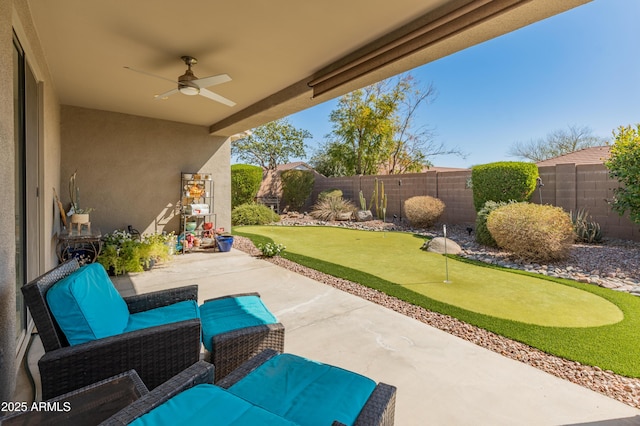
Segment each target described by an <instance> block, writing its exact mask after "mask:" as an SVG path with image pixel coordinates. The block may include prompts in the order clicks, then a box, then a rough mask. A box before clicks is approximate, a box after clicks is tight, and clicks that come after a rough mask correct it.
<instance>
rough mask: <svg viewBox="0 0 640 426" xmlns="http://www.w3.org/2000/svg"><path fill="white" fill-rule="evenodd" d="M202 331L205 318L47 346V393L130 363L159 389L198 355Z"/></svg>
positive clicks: (74, 386)
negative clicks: (52, 349)
mask: <svg viewBox="0 0 640 426" xmlns="http://www.w3.org/2000/svg"><path fill="white" fill-rule="evenodd" d="M200 336H201V326H200V320H199V319H193V320H188V321H181V322H176V323H172V324H165V325H162V326H158V327H151V328H146V329H142V330H137V331H133V332H130V333H124V334H120V335H117V336H111V337H106V338H104V339H99V340H95V341H92V342H87V343H83V344H81V345H75V346H68V347H64V348H61V349H56V350H54V351H50V352H47V353H45V354H44V356H43V357H42V358H40V361H38V366H39V367H40V375H41V378H42V396H43V399H49V398H52V397H55V396H58V395H61V394H63V393H66V392H71V391H73V390H76V389H79V388H81V387H83V386H87V385H90V384H91V383H95V382H98V381H100V380H103V379H106V378H108V377H110V376H114V375H116V374H120V373H122V372H124V371H128V370H130V369H134V370H136V372H137V373H138V375H139V376H140V378H142V380H143V382H144V383H145V385H146V386H147V387H148V388H149V389H153V388H155V387H156V386H158V385H159V384H161V383H163V382H165V381H166V380H168V379H169V378H171V377H173V376H174V375H176V374H177V373H178V372H180V371H182V370H184V369H185V368H187V367H188V366H190V365H192V364H193V363H195V362H196V361H198V359H199V357H200Z"/></svg>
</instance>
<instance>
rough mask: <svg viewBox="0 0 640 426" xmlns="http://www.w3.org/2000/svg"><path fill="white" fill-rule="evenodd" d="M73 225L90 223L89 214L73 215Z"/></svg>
mask: <svg viewBox="0 0 640 426" xmlns="http://www.w3.org/2000/svg"><path fill="white" fill-rule="evenodd" d="M71 223H80V224H83V223H89V213H75V214H72V215H71Z"/></svg>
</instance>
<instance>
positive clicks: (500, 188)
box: [471, 161, 538, 211]
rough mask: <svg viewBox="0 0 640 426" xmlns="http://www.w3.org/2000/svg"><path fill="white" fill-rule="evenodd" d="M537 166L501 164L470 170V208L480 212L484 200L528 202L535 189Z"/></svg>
mask: <svg viewBox="0 0 640 426" xmlns="http://www.w3.org/2000/svg"><path fill="white" fill-rule="evenodd" d="M537 177H538V166H536V165H535V164H534V163H524V162H518V161H501V162H497V163H489V164H481V165H478V166H473V167H472V168H471V183H472V186H473V206H474V207H475V209H476V211H480V209H482V207H483V206H484V204H485V203H486V202H487V201H496V202H500V201H511V200H514V201H518V202H521V201H529V199H530V198H531V195H532V194H533V191H535V189H536V179H537Z"/></svg>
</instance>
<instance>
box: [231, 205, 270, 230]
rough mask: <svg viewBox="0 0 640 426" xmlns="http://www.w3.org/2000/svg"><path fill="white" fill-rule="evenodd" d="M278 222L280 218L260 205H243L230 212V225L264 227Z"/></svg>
mask: <svg viewBox="0 0 640 426" xmlns="http://www.w3.org/2000/svg"><path fill="white" fill-rule="evenodd" d="M278 221H280V216H279V215H278V214H277V213H276V212H274V211H273V210H271V209H270V208H269V207H267V206H265V205H262V204H256V203H245V204H242V205H240V206H238V207H236V208H235V209H233V210H232V211H231V224H232V225H266V224H268V223H272V222H278Z"/></svg>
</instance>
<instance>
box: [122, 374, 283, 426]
mask: <svg viewBox="0 0 640 426" xmlns="http://www.w3.org/2000/svg"><path fill="white" fill-rule="evenodd" d="M130 424H131V425H135V426H144V425H148V426H165V425H166V426H176V425H185V426H197V425H216V426H228V425H229V426H230V425H233V426H256V425H270V426H271V425H272V426H291V425H294V423H291V422H290V421H288V420H285V419H283V418H281V417H279V416H276V415H275V414H272V413H269V412H268V411H265V410H263V409H262V408H260V407H256V406H254V405H252V404H250V403H249V402H247V401H245V400H243V399H241V398H238V397H237V396H235V395H232V394H230V393H228V392H227V391H225V390H224V389H222V388H219V387H217V386H214V385H208V384H204V385H197V386H194V387H192V388H190V389H187V390H185V391H184V392H181V393H179V394H178V395H176V396H174V397H173V398H171V399H170V400H168V401H167V402H165V403H163V404H161V405H159V406H158V407H156V408H154V409H153V410H151V411H150V412H148V413H147V414H145V415H143V416H141V417H139V418H137V419H136V420H134V421H133V422H132V423H130Z"/></svg>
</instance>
